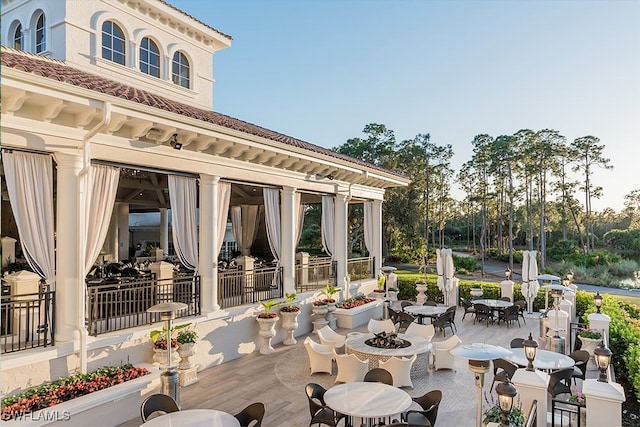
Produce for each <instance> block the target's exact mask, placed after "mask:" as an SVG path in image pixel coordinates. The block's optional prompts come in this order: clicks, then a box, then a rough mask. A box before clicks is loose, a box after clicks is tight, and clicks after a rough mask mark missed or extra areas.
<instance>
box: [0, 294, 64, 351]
mask: <svg viewBox="0 0 640 427" xmlns="http://www.w3.org/2000/svg"><path fill="white" fill-rule="evenodd" d="M9 291H10V289H9V286H4V285H3V286H2V296H1V297H0V298H1V301H0V352H1V353H12V352H14V351H20V350H26V349H29V348H35V347H46V346H49V345H53V344H54V343H55V334H54V325H55V318H54V314H55V291H51V290H50V289H49V286H48V285H41V287H40V292H36V293H31V294H14V295H10V294H9Z"/></svg>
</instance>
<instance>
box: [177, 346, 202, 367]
mask: <svg viewBox="0 0 640 427" xmlns="http://www.w3.org/2000/svg"><path fill="white" fill-rule="evenodd" d="M197 350H198V346H197V345H196V343H187V344H180V345H179V346H178V354H179V355H180V364H179V365H178V368H179V369H189V368H193V365H194V363H193V360H192V358H193V356H194V355H195V354H196V353H197Z"/></svg>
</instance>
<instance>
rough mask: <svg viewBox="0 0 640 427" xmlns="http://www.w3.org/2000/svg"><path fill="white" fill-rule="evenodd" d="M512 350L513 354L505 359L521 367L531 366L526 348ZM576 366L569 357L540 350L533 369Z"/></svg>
mask: <svg viewBox="0 0 640 427" xmlns="http://www.w3.org/2000/svg"><path fill="white" fill-rule="evenodd" d="M510 350H511V354H510V355H508V356H504V358H505V359H507V360H509V361H511V362H513V363H515V364H516V365H519V366H527V365H529V361H528V360H527V357H526V356H525V354H524V348H512V349H510ZM575 364H576V362H575V360H573V359H572V358H570V357H569V356H565V355H564V354H562V353H556V352H555V351H549V350H538V351H537V352H536V358H535V359H533V367H534V368H536V369H540V370H544V371H555V370H557V369H564V368H571V367H572V366H574V365H575Z"/></svg>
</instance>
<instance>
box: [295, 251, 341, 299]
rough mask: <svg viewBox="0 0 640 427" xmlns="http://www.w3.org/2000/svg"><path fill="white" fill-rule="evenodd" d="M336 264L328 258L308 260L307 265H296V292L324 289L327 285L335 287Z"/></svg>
mask: <svg viewBox="0 0 640 427" xmlns="http://www.w3.org/2000/svg"><path fill="white" fill-rule="evenodd" d="M337 264H338V263H337V261H332V260H331V258H330V257H314V258H309V263H308V264H296V270H295V275H296V292H298V293H300V292H307V291H313V290H316V289H324V288H325V286H327V284H329V285H331V286H336V285H337V278H336V267H337Z"/></svg>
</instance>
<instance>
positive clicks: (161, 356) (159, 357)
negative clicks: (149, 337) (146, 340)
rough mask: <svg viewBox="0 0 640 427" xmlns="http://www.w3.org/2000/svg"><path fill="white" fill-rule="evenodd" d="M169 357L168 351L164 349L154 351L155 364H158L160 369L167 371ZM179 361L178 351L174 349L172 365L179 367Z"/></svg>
mask: <svg viewBox="0 0 640 427" xmlns="http://www.w3.org/2000/svg"><path fill="white" fill-rule="evenodd" d="M167 356H168V355H167V350H165V349H162V348H154V349H153V362H154V363H157V364H158V365H159V366H160V369H166V367H167ZM179 360H180V355H179V354H178V349H177V348H175V347H174V348H172V349H171V365H173V366H175V365H177V364H178V361H179Z"/></svg>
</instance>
